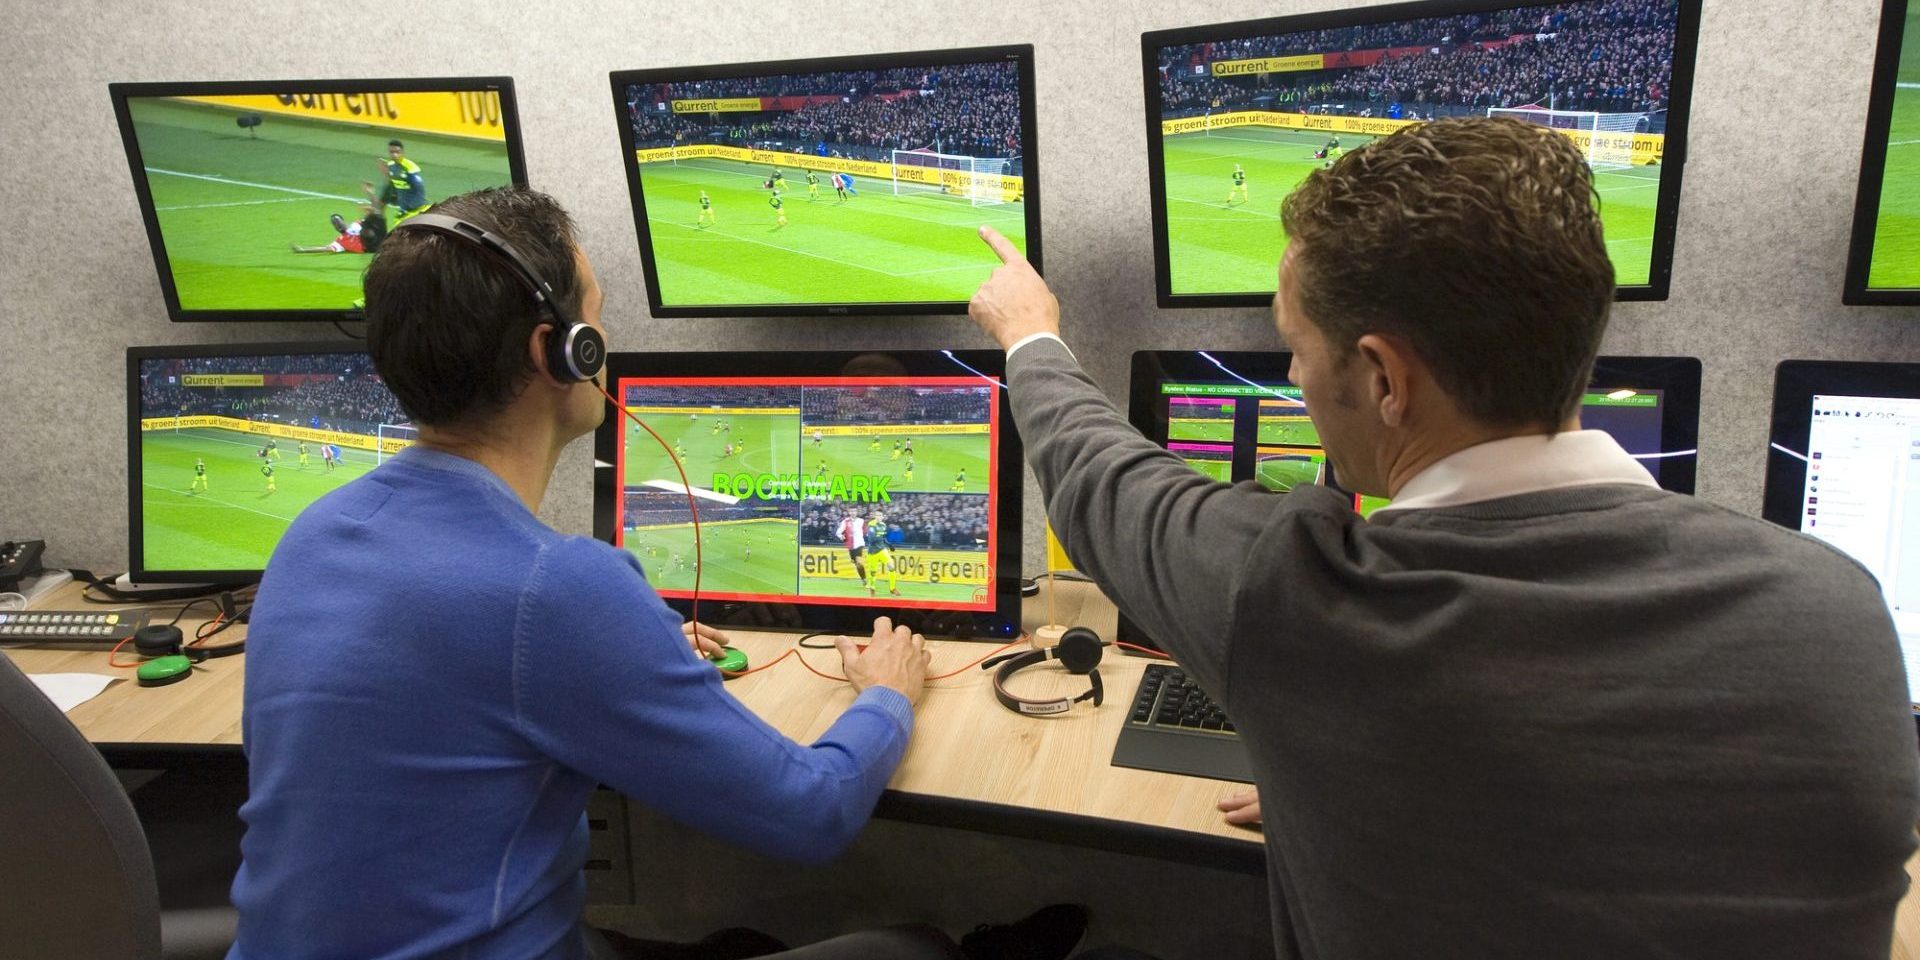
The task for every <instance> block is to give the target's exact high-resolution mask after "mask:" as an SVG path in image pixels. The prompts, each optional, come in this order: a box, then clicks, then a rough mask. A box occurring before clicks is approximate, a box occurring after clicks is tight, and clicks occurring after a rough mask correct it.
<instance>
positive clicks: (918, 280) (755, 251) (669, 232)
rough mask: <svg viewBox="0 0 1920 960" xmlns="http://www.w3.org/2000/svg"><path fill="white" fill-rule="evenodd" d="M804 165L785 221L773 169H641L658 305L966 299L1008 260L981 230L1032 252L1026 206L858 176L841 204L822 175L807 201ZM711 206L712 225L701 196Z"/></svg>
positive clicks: (790, 183)
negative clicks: (704, 216)
mask: <svg viewBox="0 0 1920 960" xmlns="http://www.w3.org/2000/svg"><path fill="white" fill-rule="evenodd" d="M803 159H804V157H802V156H800V155H796V156H795V163H794V164H793V165H791V166H783V167H781V168H780V169H781V172H782V173H783V174H784V175H785V180H786V183H787V190H786V192H785V193H783V194H781V197H780V199H781V203H782V208H781V209H782V211H784V212H785V214H786V218H787V222H786V224H785V225H784V226H783V225H781V224H780V222H779V214H778V213H776V212H775V210H774V208H773V206H772V205H771V203H770V202H769V200H770V199H771V198H772V195H773V192H772V191H771V190H770V189H768V188H767V187H765V186H764V184H765V183H766V181H767V180H768V179H770V178H771V176H772V174H773V169H772V168H771V167H770V166H768V165H766V164H749V163H742V162H739V161H735V160H723V159H716V158H699V159H693V160H680V161H677V162H662V161H656V162H651V163H643V164H641V165H640V184H641V188H642V195H643V196H644V197H645V198H646V203H647V230H648V232H649V233H651V234H652V242H653V254H654V264H655V269H656V273H657V275H658V277H659V282H660V300H661V302H662V303H663V304H665V305H667V306H673V307H695V306H718V305H750V304H813V303H931V302H943V301H946V302H951V301H965V300H968V299H970V298H971V297H972V296H973V292H974V290H976V289H978V288H979V286H980V284H981V283H983V282H985V281H986V279H987V276H988V275H989V274H991V273H992V272H993V269H994V267H997V266H999V263H1000V261H999V260H998V259H997V258H996V257H995V256H994V255H993V251H992V250H990V249H988V248H987V246H986V244H984V243H982V242H981V241H980V235H979V232H978V231H979V227H980V225H981V224H987V225H989V226H992V227H993V228H994V229H995V230H998V231H1000V232H1001V233H1003V234H1005V235H1006V236H1007V238H1008V239H1009V240H1012V241H1013V244H1014V246H1016V247H1019V248H1020V249H1021V250H1023V251H1024V250H1025V249H1026V247H1027V219H1026V217H1027V214H1026V205H1025V203H1024V202H1020V201H1016V202H1012V203H995V204H986V205H981V206H975V205H973V203H972V202H971V201H969V200H968V198H966V197H965V196H956V195H950V194H942V193H938V192H936V191H932V190H929V189H926V188H924V187H915V188H913V189H912V190H911V191H910V192H903V193H901V194H899V195H895V194H894V192H893V183H892V181H890V180H884V179H878V178H874V177H855V178H854V184H853V189H854V190H855V191H856V193H857V195H855V196H849V197H847V198H846V199H844V200H843V199H841V198H840V197H839V195H838V194H836V193H835V192H834V189H833V183H832V180H831V176H832V175H831V174H830V173H829V172H827V171H824V170H823V171H819V172H818V177H819V181H820V182H819V184H818V186H819V195H818V197H817V198H816V197H813V196H811V195H810V194H809V191H808V189H807V182H806V169H805V167H804V166H803V165H802V164H801V162H800V161H801V160H803ZM701 191H705V192H706V194H707V196H708V198H710V199H711V200H712V201H713V217H712V222H710V223H702V222H701V217H700V193H701Z"/></svg>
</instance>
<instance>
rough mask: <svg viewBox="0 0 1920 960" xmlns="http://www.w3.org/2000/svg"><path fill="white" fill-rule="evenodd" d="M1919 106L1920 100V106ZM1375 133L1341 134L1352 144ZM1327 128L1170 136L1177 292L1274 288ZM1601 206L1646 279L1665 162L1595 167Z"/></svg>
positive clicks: (1615, 250)
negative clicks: (1284, 212)
mask: <svg viewBox="0 0 1920 960" xmlns="http://www.w3.org/2000/svg"><path fill="white" fill-rule="evenodd" d="M1916 109H1917V110H1920V108H1916ZM1372 139H1373V138H1371V137H1365V136H1360V135H1357V134H1342V135H1341V138H1340V140H1341V145H1342V147H1343V148H1344V149H1346V150H1353V149H1354V148H1356V147H1359V146H1361V145H1363V144H1365V143H1369V142H1371V141H1372ZM1326 143H1327V134H1325V133H1324V132H1318V131H1314V132H1307V131H1294V130H1273V129H1262V128H1257V127H1235V128H1231V129H1229V130H1224V131H1208V132H1203V133H1183V134H1178V135H1175V136H1170V137H1166V138H1164V139H1163V140H1162V144H1163V150H1164V154H1163V159H1164V160H1165V171H1166V172H1165V177H1166V204H1167V206H1166V211H1165V214H1166V218H1167V247H1168V262H1169V267H1170V270H1171V279H1172V288H1173V293H1174V294H1175V295H1176V296H1178V295H1189V296H1191V295H1198V294H1234V293H1242V294H1244V293H1268V294H1270V293H1272V292H1273V291H1274V289H1275V286H1276V285H1277V284H1278V282H1279V274H1278V270H1279V266H1280V254H1281V253H1282V251H1284V250H1285V249H1286V245H1287V238H1286V233H1285V232H1284V231H1283V230H1282V229H1281V227H1280V202H1281V201H1282V200H1284V199H1286V196H1287V194H1288V193H1291V192H1292V191H1293V188H1294V187H1295V186H1297V185H1298V184H1299V183H1300V181H1302V180H1304V179H1306V177H1307V175H1308V174H1310V173H1312V172H1313V171H1315V170H1318V169H1320V167H1321V164H1322V163H1323V161H1321V160H1318V159H1315V158H1314V156H1313V154H1314V152H1315V151H1317V150H1319V149H1320V148H1321V147H1323V146H1325V145H1326ZM1236 163H1237V164H1239V165H1240V166H1241V168H1242V169H1244V170H1245V171H1246V174H1247V199H1245V200H1241V199H1239V198H1238V197H1237V196H1236V197H1234V198H1233V199H1232V201H1231V202H1229V198H1228V194H1229V191H1230V190H1231V188H1232V186H1233V179H1232V177H1233V166H1234V164H1236ZM1593 179H1594V186H1595V188H1596V189H1597V190H1598V191H1599V193H1600V215H1601V220H1602V221H1603V222H1604V223H1605V225H1606V235H1607V251H1608V253H1610V254H1611V255H1612V257H1613V268H1614V273H1615V283H1616V284H1617V285H1619V286H1623V287H1629V286H1643V285H1645V284H1646V283H1647V282H1648V279H1649V277H1650V275H1651V272H1652V262H1653V222H1654V208H1655V205H1656V203H1657V201H1658V200H1659V197H1660V168H1659V167H1646V166H1641V167H1631V168H1619V169H1603V170H1595V171H1594V173H1593Z"/></svg>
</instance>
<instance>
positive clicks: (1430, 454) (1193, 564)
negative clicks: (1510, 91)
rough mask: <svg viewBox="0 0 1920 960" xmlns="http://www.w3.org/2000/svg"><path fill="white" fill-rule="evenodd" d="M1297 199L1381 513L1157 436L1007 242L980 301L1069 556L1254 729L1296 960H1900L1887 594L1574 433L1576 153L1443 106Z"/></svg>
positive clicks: (1908, 770)
mask: <svg viewBox="0 0 1920 960" xmlns="http://www.w3.org/2000/svg"><path fill="white" fill-rule="evenodd" d="M1284 222H1285V226H1286V230H1287V235H1288V238H1289V247H1288V249H1287V252H1286V255H1285V257H1284V258H1283V260H1282V262H1281V264H1280V280H1279V289H1280V293H1279V295H1278V296H1276V297H1275V299H1274V316H1275V320H1276V322H1277V324H1278V327H1279V330H1280V333H1281V335H1282V336H1283V337H1284V338H1285V340H1286V342H1287V345H1288V346H1289V347H1290V348H1291V349H1292V350H1293V353H1294V360H1293V369H1292V372H1291V379H1292V380H1293V381H1294V383H1295V384H1296V385H1297V386H1299V387H1300V389H1301V391H1302V393H1303V395H1304V398H1305V401H1306V404H1307V413H1308V414H1309V415H1310V416H1311V417H1312V419H1313V422H1314V424H1315V426H1316V427H1317V428H1318V429H1319V431H1320V435H1321V437H1322V439H1323V442H1324V443H1325V445H1326V449H1327V455H1328V458H1329V460H1330V461H1331V462H1332V464H1333V466H1334V469H1335V471H1336V474H1337V476H1338V477H1339V478H1340V479H1341V481H1342V482H1343V483H1344V484H1345V485H1347V486H1350V487H1352V488H1354V489H1357V490H1359V491H1361V492H1363V493H1368V494H1374V495H1378V496H1387V497H1392V498H1394V502H1393V504H1392V505H1391V506H1390V507H1388V508H1385V509H1383V510H1381V511H1379V512H1377V513H1375V514H1374V515H1373V518H1372V520H1371V521H1365V520H1362V519H1360V518H1359V517H1357V516H1355V514H1354V512H1353V510H1352V506H1351V502H1350V500H1349V499H1348V498H1346V497H1343V496H1340V495H1338V494H1336V493H1334V492H1333V491H1332V490H1329V489H1326V488H1324V487H1302V488H1297V489H1295V490H1294V492H1292V493H1291V494H1288V495H1285V496H1275V495H1273V494H1270V493H1267V492H1265V491H1264V490H1262V489H1260V488H1259V487H1258V486H1257V485H1254V484H1250V483H1248V484H1240V485H1237V486H1227V485H1223V484H1219V483H1215V482H1213V481H1211V480H1209V479H1207V478H1205V477H1202V476H1200V475H1199V474H1198V473H1196V472H1194V471H1193V470H1192V469H1191V468H1189V467H1187V466H1186V465H1184V464H1183V463H1181V462H1180V461H1179V460H1177V459H1175V458H1174V457H1173V456H1171V455H1169V454H1167V453H1165V452H1164V451H1162V450H1160V449H1159V448H1158V447H1156V446H1155V445H1154V444H1153V443H1151V442H1150V441H1148V440H1146V439H1145V438H1143V437H1141V436H1140V435H1139V434H1138V433H1136V432H1134V431H1133V430H1132V429H1131V428H1130V427H1129V426H1128V424H1127V422H1126V421H1125V419H1124V418H1123V417H1122V416H1121V415H1120V414H1119V413H1118V412H1117V411H1116V410H1115V409H1114V408H1113V406H1112V405H1111V404H1110V403H1109V402H1108V400H1107V399H1106V397H1105V396H1104V395H1103V394H1102V392H1101V391H1100V389H1099V388H1098V387H1096V386H1095V385H1094V384H1093V383H1092V381H1090V380H1089V379H1088V378H1087V376H1086V375H1085V374H1084V373H1083V372H1081V370H1080V367H1079V365H1078V363H1077V362H1076V361H1075V359H1074V357H1073V355H1072V353H1070V352H1069V350H1068V349H1067V346H1066V345H1065V344H1064V343H1062V342H1061V341H1060V340H1059V336H1058V315H1059V308H1058V305H1057V304H1056V303H1055V301H1054V298H1053V296H1052V294H1051V293H1050V292H1049V291H1048V290H1047V287H1046V284H1045V282H1044V281H1042V280H1041V279H1040V278H1039V276H1038V275H1036V274H1035V273H1034V271H1033V269H1032V267H1031V266H1029V265H1028V264H1027V263H1026V261H1025V260H1024V259H1022V258H1021V257H1020V256H1019V254H1018V252H1017V251H1016V250H1015V249H1014V248H1013V247H1012V246H1011V245H1010V244H1008V243H1007V242H1006V241H1005V239H1004V238H1001V237H1000V236H999V235H998V234H996V233H994V232H993V231H991V230H990V229H988V228H982V231H981V233H982V235H983V237H984V238H985V239H986V240H987V242H988V243H989V244H990V245H992V246H993V247H994V249H995V250H996V251H997V252H998V253H999V254H1000V256H1001V258H1002V260H1003V261H1004V265H1003V266H1002V267H1001V268H1000V269H999V270H997V271H996V272H995V273H994V275H993V277H992V278H991V279H990V280H989V281H988V282H987V283H986V285H985V286H983V287H982V288H981V289H980V291H979V293H978V294H976V295H975V297H974V300H973V304H972V314H973V316H974V318H975V319H976V320H977V321H978V322H979V323H980V325H981V326H982V327H983V328H984V329H985V330H986V331H987V332H988V333H989V334H991V335H992V336H993V337H994V338H995V339H997V340H998V341H999V342H1000V344H1001V345H1002V346H1004V347H1006V348H1007V349H1008V364H1007V370H1008V381H1009V384H1010V389H1011V391H1012V398H1013V409H1014V415H1015V417H1016V419H1017V420H1018V422H1019V426H1020V431H1021V435H1022V437H1023V439H1024V440H1025V442H1026V444H1027V450H1028V455H1029V457H1030V459H1031V462H1032V465H1033V468H1034V470H1035V472H1036V473H1037V474H1038V476H1039V480H1040V485H1041V487H1042V489H1043V490H1044V491H1045V493H1046V502H1047V513H1048V515H1049V517H1050V518H1051V519H1052V521H1053V524H1054V526H1055V527H1056V529H1058V530H1059V531H1060V532H1061V536H1062V539H1063V540H1064V542H1065V545H1066V548H1067V553H1068V555H1069V556H1070V557H1071V558H1072V559H1073V561H1074V563H1075V564H1076V565H1078V566H1079V567H1080V568H1081V569H1083V570H1085V571H1086V572H1087V573H1089V574H1090V575H1092V576H1093V577H1094V579H1096V580H1097V581H1098V582H1099V583H1100V584H1101V585H1102V587H1103V588H1104V589H1105V590H1106V592H1107V593H1108V595H1110V596H1111V597H1113V599H1114V600H1115V601H1116V602H1117V603H1118V604H1119V605H1120V607H1121V609H1123V610H1124V611H1125V612H1126V613H1127V615H1128V616H1129V617H1132V618H1133V619H1134V620H1135V621H1137V622H1139V623H1140V624H1142V625H1143V626H1144V627H1145V629H1146V630H1147V631H1148V632H1150V633H1151V635H1152V636H1154V637H1156V638H1158V639H1159V640H1160V641H1161V642H1162V643H1163V644H1164V645H1165V646H1166V647H1167V649H1168V650H1170V651H1171V652H1172V653H1173V654H1174V656H1175V657H1176V658H1177V659H1178V660H1179V661H1180V662H1181V664H1182V666H1184V667H1185V668H1186V669H1187V670H1188V672H1189V673H1191V674H1192V675H1193V676H1194V677H1195V678H1197V679H1198V680H1199V682H1200V684H1201V685H1202V686H1203V687H1205V688H1206V689H1207V690H1208V691H1209V692H1210V693H1211V694H1212V695H1213V696H1214V697H1215V698H1216V699H1217V700H1218V701H1220V702H1221V704H1222V705H1223V706H1224V707H1225V709H1226V711H1227V712H1228V713H1229V714H1230V715H1231V716H1232V717H1233V719H1234V722H1235V724H1236V725H1237V726H1238V728H1239V730H1240V732H1241V735H1242V737H1243V738H1244V739H1245V741H1246V743H1247V745H1248V748H1249V751H1250V753H1251V755H1252V758H1253V769H1254V774H1255V777H1256V779H1257V780H1258V783H1259V796H1258V800H1257V806H1253V805H1252V804H1250V803H1246V802H1245V801H1239V802H1235V803H1234V804H1230V805H1236V806H1238V805H1241V804H1243V803H1245V804H1246V809H1241V810H1238V811H1236V817H1237V818H1239V819H1250V818H1251V816H1254V815H1258V816H1259V817H1261V818H1262V819H1263V820H1264V829H1265V832H1266V849H1267V862H1268V872H1269V880H1270V884H1271V888H1272V897H1273V901H1272V908H1273V918H1272V920H1273V925H1274V940H1275V944H1276V947H1277V949H1278V951H1279V953H1280V955H1281V956H1282V957H1289V958H1292V957H1300V958H1329V960H1331V958H1339V960H1348V958H1368V957H1382V958H1386V957H1393V958H1408V957H1419V958H1426V960H1431V958H1441V957H1459V958H1474V960H1485V958H1509V957H1510V958H1526V960H1537V958H1541V957H1556V958H1560V957H1593V958H1624V957H1707V956H1713V957H1741V958H1773V957H1777V958H1794V960H1811V958H1820V960H1827V958H1860V960H1867V958H1872V960H1884V958H1885V957H1886V956H1887V952H1888V944H1889V939H1890V935H1891V930H1892V920H1893V915H1894V909H1895V906H1896V904H1897V903H1898V902H1899V900H1900V898H1901V896H1902V895H1903V893H1904V892H1905V890H1906V888H1907V878H1906V874H1905V872H1904V871H1903V869H1902V864H1903V863H1904V861H1905V860H1906V858H1907V856H1908V854H1909V853H1911V852H1912V851H1913V849H1914V845H1915V844H1914V832H1913V827H1914V822H1915V818H1916V814H1920V804H1917V803H1916V797H1917V796H1920V789H1917V778H1916V762H1915V740H1914V727H1913V721H1912V720H1911V718H1910V715H1909V709H1908V707H1909V704H1908V701H1907V697H1906V683H1905V679H1904V676H1903V671H1902V666H1901V660H1900V657H1899V652H1898V649H1897V643H1896V640H1895V636H1894V631H1893V627H1892V624H1891V621H1890V619H1889V617H1888V614H1887V611H1886V608H1885V605H1884V602H1883V600H1882V599H1881V594H1880V591H1879V590H1878V589H1877V588H1876V586H1875V584H1874V582H1873V580H1872V579H1871V578H1870V577H1869V576H1868V575H1867V574H1866V573H1865V572H1864V571H1863V570H1862V569H1861V568H1860V567H1859V566H1858V565H1857V564H1855V563H1853V562H1851V561H1850V560H1849V559H1847V558H1846V557H1844V556H1843V555H1841V554H1839V553H1837V552H1835V551H1834V550H1832V549H1830V548H1828V547H1826V546H1825V545H1823V544H1821V543H1819V542H1817V541H1815V540H1812V539H1810V538H1805V537H1801V536H1799V535H1796V534H1793V533H1789V532H1787V531H1784V530H1781V529H1778V528H1776V527H1772V526H1769V525H1767V524H1765V523H1763V522H1761V521H1759V520H1756V519H1754V518H1751V517H1747V516H1743V515H1741V514H1737V513H1734V512H1732V511H1729V510H1726V509H1723V508H1720V507H1717V506H1714V505H1712V504H1709V503H1705V502H1703V501H1700V500H1696V499H1693V498H1691V497H1685V496H1679V495H1675V494H1669V493H1666V492H1663V491H1661V490H1660V489H1659V488H1658V487H1657V486H1656V485H1655V484H1654V483H1653V482H1652V480H1651V479H1650V478H1649V477H1648V476H1647V473H1646V471H1645V470H1643V469H1641V468H1640V466H1639V465H1638V464H1637V463H1636V462H1635V461H1634V460H1632V459H1631V458H1629V457H1628V456H1627V455H1626V454H1625V453H1624V452H1623V451H1622V450H1621V449H1620V447H1619V446H1618V445H1617V444H1615V443H1614V442H1613V440H1612V439H1611V438H1610V437H1609V436H1607V435H1606V434H1605V433H1602V432H1600V431H1583V430H1581V429H1579V421H1578V419H1577V411H1578V406H1577V405H1578V403H1579V398H1580V395H1581V393H1582V391H1583V390H1584V388H1585V386H1586V383H1587V379H1588V377H1589V375H1590V373H1591V369H1592V364H1593V359H1594V355H1595V354H1596V353H1597V352H1598V349H1599V344H1600V340H1601V335H1602V333H1603V332H1604V330H1605V327H1606V320H1607V313H1608V309H1609V307H1610V303H1611V296H1612V288H1613V268H1612V265H1611V263H1610V262H1609V260H1608V257H1607V251H1606V246H1605V242H1604V240H1603V238H1602V234H1601V224H1600V219H1599V216H1598V213H1597V211H1596V209H1595V202H1594V194H1593V188H1592V181H1591V175H1590V173H1589V171H1588V169H1587V166H1586V163H1585V161H1584V158H1583V157H1582V156H1581V155H1580V153H1579V151H1578V150H1577V149H1575V148H1574V147H1573V145H1572V144H1571V142H1570V141H1569V140H1568V139H1566V138H1565V137H1563V136H1561V135H1559V134H1556V133H1552V132H1550V131H1547V130H1545V129H1543V128H1540V127H1537V126H1532V125H1529V124H1524V123H1519V122H1516V121H1505V120H1487V119H1476V120H1466V121H1441V122H1438V123H1429V124H1425V125H1422V126H1418V127H1413V128H1409V129H1407V130H1403V131H1401V132H1399V133H1396V134H1395V135H1393V136H1391V137H1387V138H1384V139H1382V140H1380V141H1377V142H1375V143H1373V144H1372V145H1370V146H1368V147H1366V148H1364V149H1361V150H1357V151H1355V152H1353V153H1351V154H1348V155H1347V156H1346V157H1344V158H1342V159H1341V160H1340V161H1339V162H1338V163H1336V164H1334V165H1333V167H1332V168H1331V169H1328V170H1321V171H1316V172H1315V173H1314V174H1313V175H1312V176H1310V177H1309V178H1308V179H1307V180H1306V181H1305V182H1304V183H1303V184H1302V186H1301V187H1300V189H1299V190H1298V191H1297V192H1296V193H1295V194H1294V195H1293V196H1292V197H1291V198H1289V199H1288V201H1287V203H1286V206H1285V210H1284Z"/></svg>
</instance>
